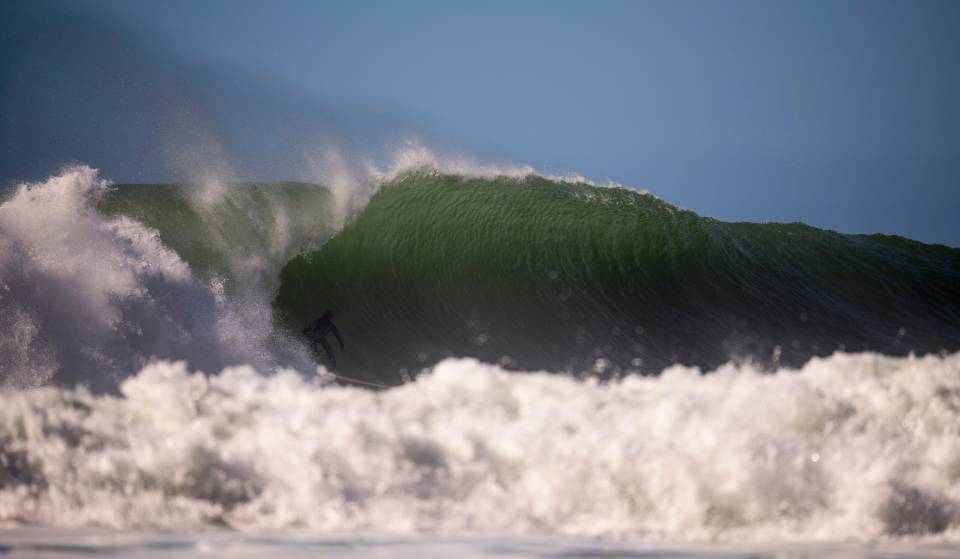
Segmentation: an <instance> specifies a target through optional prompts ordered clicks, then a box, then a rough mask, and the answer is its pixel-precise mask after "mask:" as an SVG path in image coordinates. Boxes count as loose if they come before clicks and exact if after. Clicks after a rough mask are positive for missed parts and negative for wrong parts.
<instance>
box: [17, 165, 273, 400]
mask: <svg viewBox="0 0 960 559" xmlns="http://www.w3.org/2000/svg"><path fill="white" fill-rule="evenodd" d="M108 187H109V184H108V183H107V181H104V180H102V179H100V178H99V177H98V176H97V172H96V170H94V169H91V168H89V167H85V166H78V167H72V168H69V169H66V170H65V171H64V172H63V173H61V174H60V175H58V176H55V177H52V178H50V179H49V180H47V181H46V182H43V183H37V184H24V185H21V186H20V187H19V188H18V189H17V191H16V193H15V194H14V195H13V196H12V197H10V198H9V199H8V200H6V201H5V202H4V203H3V204H2V205H0V288H2V289H0V329H2V331H3V335H2V336H0V379H2V382H3V384H6V385H12V386H21V387H22V386H36V385H40V384H44V383H46V382H50V381H51V380H53V379H54V377H56V379H57V380H59V381H60V382H63V383H76V382H83V383H87V384H90V385H92V386H93V387H94V388H96V389H98V390H102V389H108V388H110V387H111V386H114V385H115V383H116V381H117V380H118V379H119V378H122V377H123V376H124V375H126V374H128V373H129V372H130V371H132V370H136V369H137V368H139V367H140V366H142V365H143V364H145V363H146V362H147V361H148V360H149V359H150V358H152V357H155V356H157V357H165V358H183V359H189V360H190V362H191V363H193V364H195V365H196V366H203V367H221V366H223V365H225V364H228V363H230V362H236V361H241V362H252V363H258V362H259V361H258V358H257V352H258V348H256V347H255V344H251V341H250V339H245V340H244V341H243V343H230V342H229V340H226V338H227V334H230V332H231V330H230V329H235V328H237V327H243V325H244V323H242V322H241V323H240V324H239V326H237V325H236V324H233V325H227V324H225V323H224V321H222V320H221V319H222V318H224V316H225V310H224V307H223V304H222V301H218V299H217V297H216V293H215V291H214V290H213V289H212V288H211V287H210V286H208V285H206V284H204V283H203V282H200V281H197V280H196V279H194V277H193V276H192V274H191V271H190V268H189V266H187V264H186V263H184V262H183V261H182V260H181V259H180V258H179V256H177V254H176V253H174V252H173V251H171V250H169V249H168V248H167V247H165V246H164V245H163V243H162V242H161V241H160V238H159V236H158V234H157V232H156V231H153V230H152V229H149V228H147V227H145V226H143V225H141V224H140V223H137V222H134V221H132V220H130V219H128V218H125V217H120V218H116V219H106V218H104V217H103V216H102V215H100V214H99V213H97V211H96V209H95V207H94V203H95V202H96V200H97V199H98V197H99V196H101V195H102V194H103V193H104V191H105V190H106V189H107V188H108ZM227 326H229V328H227ZM234 337H236V335H234ZM261 353H262V352H261ZM204 363H206V364H204Z"/></svg>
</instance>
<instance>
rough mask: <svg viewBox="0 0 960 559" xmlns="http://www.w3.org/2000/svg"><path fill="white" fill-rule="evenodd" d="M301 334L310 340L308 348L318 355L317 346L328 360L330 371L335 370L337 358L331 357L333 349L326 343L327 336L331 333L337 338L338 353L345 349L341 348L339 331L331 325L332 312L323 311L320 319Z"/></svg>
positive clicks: (341, 342)
mask: <svg viewBox="0 0 960 559" xmlns="http://www.w3.org/2000/svg"><path fill="white" fill-rule="evenodd" d="M302 332H303V335H304V336H306V337H307V339H308V340H310V347H311V348H312V349H313V351H314V353H319V351H318V350H317V345H318V344H319V345H320V346H321V347H322V348H323V351H324V352H325V353H326V354H327V357H328V358H329V359H330V370H331V371H335V370H337V358H336V357H334V356H333V349H331V348H330V344H329V343H327V334H329V333H331V332H332V333H333V335H334V336H336V337H337V341H338V342H340V351H346V349H344V347H343V338H341V337H340V331H339V330H337V325H336V324H334V323H333V311H331V310H330V309H327V310H325V311H323V314H322V315H320V318H318V319H316V320H314V321H313V322H311V323H310V325H309V326H307V327H306V328H304V329H303V330H302Z"/></svg>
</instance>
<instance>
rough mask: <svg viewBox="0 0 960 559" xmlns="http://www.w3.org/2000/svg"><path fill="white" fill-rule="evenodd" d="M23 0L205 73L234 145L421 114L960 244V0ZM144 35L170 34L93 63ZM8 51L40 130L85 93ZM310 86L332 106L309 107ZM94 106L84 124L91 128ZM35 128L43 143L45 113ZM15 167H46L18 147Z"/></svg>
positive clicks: (539, 157)
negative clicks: (38, 91)
mask: <svg viewBox="0 0 960 559" xmlns="http://www.w3.org/2000/svg"><path fill="white" fill-rule="evenodd" d="M7 9H8V10H10V9H11V8H9V7H8V8H7ZM11 13H12V14H13V15H12V16H10V17H8V18H7V21H8V23H4V24H3V25H5V26H8V27H10V28H12V29H13V30H14V31H19V32H20V35H19V36H20V37H21V39H19V40H24V41H26V40H27V39H24V37H37V36H38V35H37V33H36V32H35V30H36V29H37V28H38V26H41V27H42V26H43V25H44V23H42V22H44V21H49V20H50V18H51V17H52V16H55V15H63V14H72V16H71V17H73V16H76V17H81V18H84V19H83V21H84V24H83V26H85V27H89V26H100V25H102V26H103V28H104V29H109V30H110V32H109V33H108V34H112V35H110V36H111V37H114V40H115V42H114V43H111V42H109V41H108V42H105V43H104V44H102V45H100V46H98V47H96V48H95V49H93V51H92V52H93V54H92V55H90V56H85V57H80V55H76V53H73V54H72V55H74V56H77V57H78V58H77V59H76V60H77V61H78V62H77V63H71V64H69V66H70V68H67V69H65V70H63V71H64V72H68V71H69V72H76V73H77V74H79V73H80V70H83V71H84V75H86V76H90V75H94V76H97V77H96V79H97V80H100V82H101V83H103V80H105V79H106V80H109V83H110V84H120V85H116V86H114V85H110V86H102V88H103V89H115V88H117V87H121V88H122V87H125V86H124V85H122V84H125V83H128V82H129V81H136V80H133V79H132V78H131V80H127V81H124V80H123V79H121V78H122V77H123V76H122V75H121V76H120V77H118V75H120V74H123V72H127V71H129V72H131V75H133V74H136V72H140V71H143V70H142V69H143V68H144V67H145V66H146V65H147V63H146V62H145V63H138V62H136V60H137V59H138V58H137V57H146V58H149V60H150V64H156V65H158V66H157V67H160V68H162V71H158V72H154V71H150V75H151V76H153V78H152V79H155V80H156V79H159V78H157V77H156V76H173V77H172V78H171V80H174V81H177V83H183V84H184V86H183V87H182V88H171V91H173V92H174V93H170V94H165V99H167V98H169V97H170V96H171V95H175V92H176V91H180V90H183V91H187V90H189V89H190V88H191V87H195V88H197V90H198V91H201V93H198V94H196V97H197V98H202V99H203V101H202V103H193V102H192V101H189V102H187V101H184V103H185V104H187V105H190V106H191V107H194V105H196V106H200V107H206V109H195V108H191V109H190V110H199V111H201V112H203V110H208V111H209V113H210V115H212V116H210V117H209V118H208V120H209V121H211V122H212V123H213V124H210V125H209V127H208V128H209V130H210V131H209V133H210V134H215V135H218V136H220V137H221V140H222V142H223V143H224V144H225V145H227V148H226V149H228V150H233V152H234V153H233V155H234V156H235V157H240V158H246V157H249V158H251V160H253V159H255V158H256V157H261V158H263V157H267V156H266V155H264V154H270V153H274V152H276V153H280V152H282V151H288V149H287V148H288V146H289V145H290V142H291V140H290V139H289V138H290V137H292V136H291V135H290V133H289V130H290V129H292V128H301V127H302V128H306V127H309V126H311V125H314V124H315V126H316V127H318V128H322V127H323V126H330V127H332V128H338V129H340V130H343V129H349V130H351V131H352V132H351V137H353V138H354V140H353V141H354V148H355V149H360V150H363V149H366V150H369V151H370V153H377V152H378V150H380V149H381V148H383V145H374V144H378V143H382V142H384V141H385V140H384V139H385V138H391V137H397V136H398V135H400V134H403V133H413V134H417V135H418V136H420V137H421V138H423V140H424V142H425V143H427V144H428V145H436V146H438V147H440V148H445V149H446V148H453V149H456V150H458V151H462V152H466V153H470V154H473V155H474V156H475V157H476V158H477V159H479V160H481V161H484V160H492V161H504V160H506V161H511V162H515V163H527V164H531V165H533V166H535V167H537V168H539V169H543V170H545V171H550V172H566V171H576V172H579V173H582V174H584V175H586V176H588V177H590V178H593V179H596V180H601V181H602V180H613V181H617V182H620V183H623V184H627V185H631V186H635V187H638V188H644V189H647V190H650V191H651V192H653V193H655V194H657V195H659V196H661V197H662V198H664V199H666V200H668V201H670V202H672V203H675V204H677V205H680V206H682V207H685V208H688V209H691V210H694V211H696V212H698V213H701V214H704V215H710V216H713V217H717V218H720V219H724V220H749V221H804V222H806V223H809V224H811V225H815V226H818V227H828V228H832V229H837V230H841V231H845V232H864V233H870V232H884V233H892V234H899V235H904V236H908V237H911V238H915V239H918V240H923V241H927V242H940V243H945V244H949V245H952V246H960V219H958V213H960V212H958V210H960V101H958V100H960V31H958V29H960V2H955V1H947V2H927V1H910V2H907V1H903V2H887V1H876V0H871V1H867V2H850V1H846V2H845V1H830V2H816V1H798V2H778V1H760V2H745V1H723V2H720V1H698V2H685V1H669V2H640V1H636V2H613V1H593V2H587V1H583V2H568V1H543V2H539V1H538V2H533V1H520V0H514V1H509V2H494V1H490V2H478V1H469V2H456V1H446V2H414V1H405V2H400V1H393V2H367V1H350V2H321V1H270V2H268V1H262V2H249V1H246V2H244V1H234V0H230V1H212V0H205V1H202V2H194V1H173V2H171V1H166V2H152V1H129V0H128V1H122V2H121V1H117V2H79V3H69V4H63V5H61V4H59V3H56V2H54V3H49V4H47V5H45V6H43V7H41V8H36V9H26V8H21V9H19V10H16V9H14V10H13V11H12V12H11ZM39 13H42V14H44V15H43V17H42V18H40V17H38V16H37V14H39ZM8 16H9V14H8ZM31 22H32V23H31ZM38 22H40V23H38ZM14 34H15V33H14ZM12 35H13V34H12ZM63 35H64V33H57V34H56V36H57V37H61V38H62V37H63ZM81 35H82V33H81ZM97 36H98V37H102V36H105V33H97ZM118 37H121V38H122V39H119V38H118ZM77 43H86V44H89V43H90V41H84V40H81V41H74V43H73V44H74V45H76V44H77ZM121 43H122V44H125V45H133V46H127V47H122V48H118V47H116V44H121ZM37 44H38V43H37V42H36V41H35V42H34V43H33V47H32V48H33V49H34V50H37V49H38V48H40V47H38V46H37ZM73 48H74V47H70V48H69V49H67V50H72V49H73ZM91 48H92V47H91ZM97 49H100V50H97ZM125 49H126V50H125ZM13 50H15V51H16V52H17V53H23V52H27V50H28V49H23V48H20V49H13ZM132 50H136V51H137V52H140V53H149V54H148V55H147V54H138V55H137V57H135V58H134V62H129V61H127V62H126V63H124V64H118V65H114V66H111V67H110V68H111V69H110V71H109V72H106V71H104V70H103V69H102V68H100V69H97V68H94V67H95V66H98V65H100V64H107V62H104V60H113V59H114V58H115V57H117V56H119V55H118V54H117V53H118V52H120V51H123V52H127V51H132ZM5 56H6V64H7V66H5V67H4V75H3V78H2V79H3V80H4V82H6V83H7V86H8V88H7V94H6V97H4V98H0V102H3V105H4V106H3V107H2V110H3V111H7V112H8V113H9V112H10V111H16V112H17V114H18V115H19V116H17V117H16V118H17V119H18V120H16V123H17V126H18V127H20V126H26V127H31V120H30V118H31V117H30V113H33V112H36V113H39V112H45V113H47V114H49V113H50V112H51V111H53V110H54V109H55V108H56V107H58V106H59V107H60V110H61V111H66V112H69V110H70V109H69V108H66V109H65V108H63V107H64V106H68V105H65V104H64V103H66V101H57V99H55V98H53V97H52V96H50V100H45V101H43V102H44V103H49V104H50V105H51V106H50V107H47V105H43V106H42V107H41V105H39V104H38V103H39V101H36V100H35V99H33V98H31V99H30V100H26V101H24V100H22V99H21V100H15V101H10V99H14V98H15V97H14V96H15V93H11V91H12V88H13V86H12V85H11V84H13V83H14V82H21V83H26V84H33V85H29V86H28V87H27V89H29V88H30V87H38V88H39V87H44V86H43V85H36V84H38V83H39V84H42V83H44V82H43V80H46V79H49V77H44V78H43V79H41V78H37V77H36V76H35V75H33V74H35V73H37V72H40V73H42V71H40V70H37V67H38V66H43V64H46V63H43V64H40V63H36V62H35V61H34V59H31V62H30V63H24V62H23V61H22V60H20V59H18V58H17V57H18V56H21V54H15V53H14V52H13V51H11V50H8V52H7V54H6V55H5ZM22 56H26V55H22ZM43 56H47V57H50V56H56V54H53V55H51V54H49V53H46V54H44V55H43ZM64 56H66V55H64ZM18 60H19V62H18ZM43 60H48V58H44V59H43ZM157 61H159V62H157ZM54 66H55V65H54ZM24 68H32V70H31V71H30V72H32V73H31V74H30V75H31V76H32V77H30V78H29V79H28V78H26V77H23V78H21V75H23V76H26V75H27V73H28V72H27V70H24ZM78 68H79V69H78ZM117 68H119V69H117ZM87 70H89V71H87ZM98 72H101V73H102V74H103V75H104V76H107V75H108V74H109V75H108V76H107V77H103V76H101V75H100V74H98ZM218 72H222V73H223V74H220V73H218ZM77 79H79V78H77ZM88 79H93V78H88ZM138 79H140V80H141V81H140V82H138V83H147V82H146V81H143V80H146V79H147V78H138ZM30 80H34V81H30ZM38 80H39V81H38ZM238 80H240V81H243V83H244V84H247V85H244V86H243V87H239V86H238V87H235V84H236V83H239V81H238ZM198 83H202V84H204V85H203V87H200V86H197V85H196V84H198ZM249 84H259V85H256V86H251V85H249ZM57 87H62V84H61V85H58V86H57ZM258 87H259V88H261V89H257V88H258ZM151 88H153V89H156V88H155V87H153V86H151ZM244 88H246V89H244ZM20 89H23V88H22V87H21V88H20ZM240 89H244V91H247V92H248V94H247V95H245V96H244V97H243V98H242V99H240V97H239V96H238V94H236V92H235V90H240ZM60 91H62V90H60ZM137 91H140V94H143V92H142V90H137ZM278 91H282V92H283V95H280V94H278V93H277V92H278ZM63 95H65V96H66V97H67V98H69V95H70V94H69V93H68V92H64V93H63ZM99 95H100V94H97V95H95V96H99ZM102 95H103V96H106V97H103V98H109V92H106V93H103V94H102ZM135 95H138V94H137V93H135V92H134V91H133V90H130V91H127V92H126V93H124V94H123V95H122V96H120V97H119V101H117V102H111V103H104V104H105V105H107V106H100V107H95V108H92V109H91V108H85V109H84V111H86V112H89V111H103V114H105V115H108V116H106V117H104V118H101V119H98V120H97V122H98V124H97V126H91V127H90V129H91V131H90V134H91V135H93V136H96V134H97V130H101V133H102V130H103V129H104V127H107V128H110V129H114V130H115V129H124V121H125V119H131V120H130V121H131V122H136V121H137V119H140V120H143V119H144V118H148V117H144V116H143V115H142V114H141V113H142V109H137V108H136V107H135V105H136V102H135V101H131V99H130V98H131V97H132V96H135ZM87 97H89V96H86V97H84V99H87ZM188 97H189V96H188ZM16 99H19V98H16ZM44 99H47V98H46V97H44ZM218 99H219V100H218ZM251 99H257V100H259V102H251ZM291 100H292V101H291ZM18 103H19V104H18ZM83 103H91V101H89V100H84V101H83ZM192 103H193V104H192ZM278 104H280V105H284V107H285V108H284V110H285V111H287V112H286V113H284V114H283V115H279V114H278V113H276V111H278V110H279V109H278V108H277V107H275V106H271V105H278ZM73 106H76V105H73ZM83 106H84V107H87V105H83ZM117 106H122V107H123V110H120V109H117V108H116V107H117ZM299 107H304V108H303V109H302V114H304V115H306V114H310V115H313V116H311V118H298V117H297V114H298V113H299V112H300V111H301V109H300V108H299ZM110 111H119V112H117V113H116V114H111V112H110ZM24 114H26V116H24ZM256 114H259V115H260V117H259V118H255V115H256ZM321 114H322V115H323V118H321V117H319V116H316V115H321ZM274 115H278V116H274ZM6 116H7V117H9V114H8V115H6ZM314 117H315V118H314ZM9 118H13V117H9ZM9 118H8V124H9V123H10V122H13V121H11V120H9ZM64 118H68V117H64ZM69 118H70V119H72V118H73V117H69ZM167 120H168V119H167ZM201 120H203V119H202V118H201ZM271 122H274V123H276V122H281V123H290V124H289V125H287V124H283V125H275V126H271V125H270V124H269V123H271ZM77 126H79V128H78V130H80V132H77V133H76V134H77V135H78V136H77V137H78V138H79V137H80V135H81V134H82V133H83V132H84V130H86V129H85V128H84V127H83V125H75V126H74V128H77ZM33 128H34V129H36V130H39V129H40V128H39V127H33ZM374 130H380V131H379V132H375V131H374ZM8 132H9V131H8ZM8 136H9V134H8ZM34 136H36V138H35V144H36V146H43V145H44V142H43V134H41V133H40V132H35V133H34ZM279 136H285V137H286V139H285V140H284V141H279V140H276V139H275V137H279ZM31 141H33V140H31ZM98 141H101V140H98ZM364 142H368V143H369V144H370V145H366V146H365V145H363V144H364ZM8 143H9V144H10V145H14V144H16V146H17V147H16V148H15V149H14V148H11V149H10V150H7V152H6V155H0V157H6V158H8V159H11V158H13V157H19V158H20V159H29V158H31V157H32V159H30V160H31V161H40V160H41V159H42V160H44V161H46V160H48V159H49V160H50V161H52V162H57V161H58V160H59V159H58V157H60V156H57V157H52V156H51V157H47V158H46V159H44V158H43V157H40V156H38V155H37V154H34V153H32V152H31V151H29V150H27V148H25V147H23V146H24V145H26V144H25V143H24V141H21V140H17V141H16V142H14V141H13V140H9V141H8ZM26 143H29V142H26ZM77 143H78V145H80V144H82V143H83V142H80V140H77ZM101 143H102V144H103V145H107V144H109V143H110V141H109V139H108V138H104V139H103V140H102V141H101ZM62 144H63V145H64V146H67V145H68V144H69V142H67V141H66V140H64V141H63V142H62ZM126 144H127V145H126V147H123V148H121V147H117V150H120V151H117V154H118V155H117V157H116V158H115V159H116V160H118V161H119V159H121V158H123V159H124V160H125V161H127V164H125V165H120V164H119V163H116V165H117V167H116V169H115V170H114V173H116V174H118V175H120V176H112V177H111V178H113V179H115V180H118V181H122V180H137V179H144V178H148V179H149V178H157V179H163V178H164V177H159V176H156V175H158V174H163V173H162V172H159V171H156V170H153V169H152V168H151V170H150V171H143V170H142V169H140V170H138V169H136V165H135V164H133V163H130V161H132V160H134V159H136V157H135V156H131V155H129V154H130V153H133V150H134V148H133V147H131V146H133V145H136V148H135V149H136V150H139V151H144V150H149V149H151V147H150V143H149V141H147V140H143V141H142V142H135V141H133V140H131V141H130V142H126ZM30 145H34V144H30ZM47 145H49V142H48V143H47ZM16 149H18V150H20V151H15V150H16ZM37 149H40V148H39V147H37ZM90 149H92V148H90V147H89V146H81V147H80V148H77V149H75V150H74V151H75V152H76V153H73V152H71V151H70V150H69V149H66V148H64V154H65V156H64V157H68V158H74V159H82V158H83V153H84V150H88V153H89V154H90V157H92V158H94V159H97V158H100V159H103V160H104V162H99V164H100V165H101V166H102V167H103V168H104V170H105V172H106V173H108V174H109V173H110V170H111V168H110V165H111V163H110V157H109V149H107V148H102V150H101V151H100V152H96V153H94V152H92V151H89V150H90ZM123 149H125V150H127V151H126V152H123V154H122V157H121V155H120V153H121V151H122V150H123ZM11 150H13V151H11ZM103 150H106V151H103ZM11 154H13V155H11ZM271 157H272V156H271ZM278 157H279V156H278ZM274 159H275V160H277V161H279V160H280V159H282V158H280V159H277V158H274ZM143 160H144V161H145V160H146V156H144V159H143ZM0 163H4V162H3V161H0ZM144 165H146V164H144ZM144 168H146V167H144ZM260 168H261V169H271V171H270V172H271V173H274V174H282V173H283V170H282V169H283V167H282V166H280V167H277V166H272V167H271V166H269V165H263V166H261V167H260ZM3 169H6V171H5V173H6V174H7V175H11V174H12V175H17V174H29V173H31V172H34V170H33V169H29V170H26V171H24V170H21V169H23V167H22V165H21V166H18V165H17V162H16V161H13V162H11V161H7V162H6V166H3V165H0V170H3ZM10 178H11V177H9V176H5V177H4V179H6V180H9V179H10ZM13 178H16V177H13ZM275 178H278V179H282V178H288V177H284V176H276V177H275Z"/></svg>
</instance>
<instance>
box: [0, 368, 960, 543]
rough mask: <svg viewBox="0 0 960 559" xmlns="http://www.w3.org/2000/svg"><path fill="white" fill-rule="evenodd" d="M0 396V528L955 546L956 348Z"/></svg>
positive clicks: (145, 385) (152, 372)
mask: <svg viewBox="0 0 960 559" xmlns="http://www.w3.org/2000/svg"><path fill="white" fill-rule="evenodd" d="M121 394H122V397H119V398H118V397H114V396H109V395H106V396H94V395H91V394H90V393H89V392H87V391H85V390H83V389H63V388H53V387H47V388H40V389H34V390H29V391H21V392H3V393H0V464H2V467H0V522H2V523H4V524H6V525H22V524H44V525H49V526H67V527H75V526H110V527H120V528H141V527H150V528H178V529H198V528H204V527H212V526H229V527H231V528H236V529H244V530H275V529H306V530H313V531H323V532H340V531H351V532H353V531H364V532H368V531H376V532H397V533H420V532H463V531H470V532H499V533H502V532H508V533H521V534H531V533H548V534H566V535H578V536H604V537H615V538H627V539H639V540H649V541H671V542H678V541H703V540H723V541H738V542H742V541H790V540H805V541H809V540H860V541H870V540H874V539H876V538H878V537H900V536H921V535H926V536H930V535H938V537H940V538H946V539H948V540H956V538H957V537H958V533H960V532H958V528H960V483H958V480H960V442H958V441H960V436H958V435H960V427H958V426H960V354H953V355H949V356H946V357H938V356H927V357H924V358H915V357H908V358H894V357H887V356H882V355H878V354H870V353H864V354H857V355H852V354H836V355H833V356H831V357H828V358H825V359H814V360H812V361H811V362H810V363H808V364H807V365H806V366H804V367H803V369H802V370H799V371H789V370H781V371H778V372H777V373H776V374H763V373H762V372H761V371H760V370H759V369H757V368H755V367H751V366H735V365H726V366H724V367H722V368H720V369H719V370H717V371H714V372H712V373H710V374H708V375H705V376H704V375H701V374H700V372H699V370H697V369H690V368H686V367H682V366H674V367H671V368H669V369H667V370H666V371H665V372H664V373H663V374H662V375H660V376H659V377H640V376H631V377H628V378H624V379H622V380H617V381H613V382H608V383H598V382H580V381H576V380H574V379H572V378H569V377H566V376H558V375H555V374H547V373H542V372H530V373H529V374H524V375H518V374H513V373H510V372H508V371H505V370H504V369H502V368H499V367H497V366H494V365H485V364H482V363H479V362H477V361H475V360H471V359H459V360H446V361H443V362H442V363H440V364H438V365H437V366H436V367H434V368H433V369H432V370H431V371H430V372H429V373H428V374H424V375H421V376H420V377H419V378H418V379H417V380H416V381H414V382H411V383H409V384H406V385H404V386H402V387H397V388H393V389H390V390H386V391H381V392H374V391H369V390H363V389H358V388H350V387H335V386H328V387H322V386H320V384H319V383H317V382H308V381H305V380H304V379H303V378H302V377H301V376H300V375H298V374H296V373H295V372H293V371H285V372H281V373H279V374H276V375H272V376H263V375H260V374H258V373H256V372H255V371H254V370H253V369H252V368H251V367H246V366H245V367H236V368H229V369H226V370H224V371H223V372H222V373H220V374H217V375H212V376H204V375H203V374H199V373H191V372H189V371H188V369H187V366H186V365H185V364H184V363H183V362H177V363H171V362H159V363H155V364H152V365H150V366H148V367H146V368H144V369H143V370H142V371H140V372H139V373H138V374H137V375H135V376H133V377H131V378H129V379H127V380H125V381H124V382H123V384H122V385H121Z"/></svg>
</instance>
